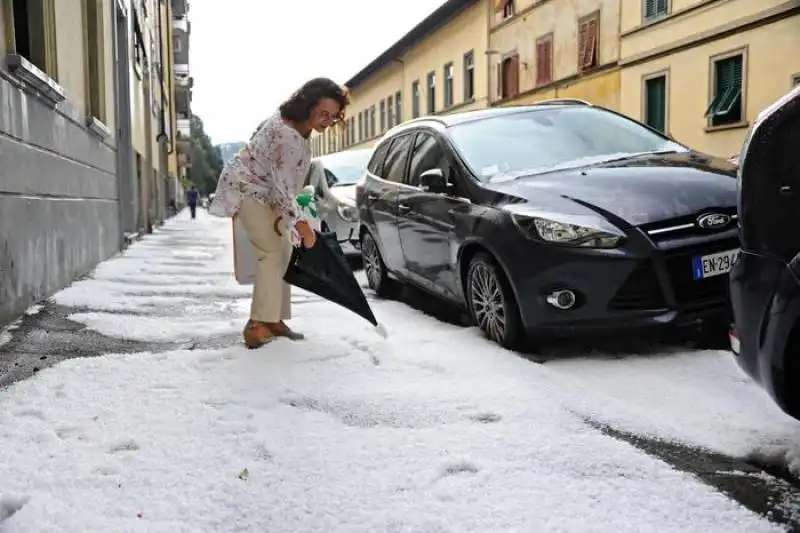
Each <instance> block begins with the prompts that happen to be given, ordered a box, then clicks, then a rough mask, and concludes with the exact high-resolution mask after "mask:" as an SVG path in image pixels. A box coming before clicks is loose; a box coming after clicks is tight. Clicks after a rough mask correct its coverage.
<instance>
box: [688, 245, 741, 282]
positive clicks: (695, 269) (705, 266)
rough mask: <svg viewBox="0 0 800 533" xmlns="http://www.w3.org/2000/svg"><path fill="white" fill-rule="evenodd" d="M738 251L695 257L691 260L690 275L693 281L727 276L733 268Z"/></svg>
mask: <svg viewBox="0 0 800 533" xmlns="http://www.w3.org/2000/svg"><path fill="white" fill-rule="evenodd" d="M738 257H739V250H738V249H736V250H727V251H725V252H718V253H716V254H709V255H697V256H695V257H693V258H692V273H693V275H694V279H696V280H697V279H706V278H713V277H714V276H719V275H721V274H727V273H728V272H730V271H731V268H733V265H734V263H736V259H737V258H738Z"/></svg>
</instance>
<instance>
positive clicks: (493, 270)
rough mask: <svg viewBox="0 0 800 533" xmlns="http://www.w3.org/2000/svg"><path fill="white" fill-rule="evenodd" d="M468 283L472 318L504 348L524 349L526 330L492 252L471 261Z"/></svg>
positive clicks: (468, 298)
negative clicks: (490, 254)
mask: <svg viewBox="0 0 800 533" xmlns="http://www.w3.org/2000/svg"><path fill="white" fill-rule="evenodd" d="M466 285H467V286H466V289H467V290H466V293H467V301H468V303H469V309H470V312H471V314H472V318H473V319H474V320H475V323H476V324H477V326H478V327H479V328H480V329H481V330H482V331H483V333H484V334H485V335H486V336H487V337H488V338H489V339H491V340H493V341H495V342H496V343H498V344H500V345H501V346H503V347H505V348H509V349H512V350H515V349H519V348H521V347H522V346H521V345H522V343H523V342H524V340H525V333H524V331H523V328H522V320H521V319H520V316H519V309H518V307H517V303H516V301H515V300H514V294H513V292H512V290H511V286H510V285H509V283H508V281H507V280H506V277H505V275H504V274H503V272H502V270H501V269H500V268H499V266H498V265H497V263H496V262H495V261H494V260H493V259H492V258H491V257H490V256H489V255H486V254H478V255H476V256H475V257H474V258H473V259H472V261H471V262H470V264H469V270H468V271H467V283H466Z"/></svg>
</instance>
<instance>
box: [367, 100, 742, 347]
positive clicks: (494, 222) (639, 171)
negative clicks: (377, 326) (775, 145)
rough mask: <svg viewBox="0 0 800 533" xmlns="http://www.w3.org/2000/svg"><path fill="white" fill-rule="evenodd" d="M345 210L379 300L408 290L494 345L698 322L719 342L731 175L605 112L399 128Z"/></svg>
mask: <svg viewBox="0 0 800 533" xmlns="http://www.w3.org/2000/svg"><path fill="white" fill-rule="evenodd" d="M357 204H358V206H359V211H360V217H361V228H360V238H361V247H362V254H363V260H364V265H365V270H366V273H367V278H368V281H369V285H370V286H371V287H372V288H373V289H374V290H375V291H376V292H377V293H378V294H379V295H384V294H387V293H388V292H389V291H391V290H392V288H393V285H395V286H396V284H397V282H400V283H408V284H412V285H415V286H417V287H420V288H422V289H424V290H427V291H428V292H430V293H432V294H434V295H436V296H438V297H440V298H443V299H446V300H449V301H451V302H453V303H456V304H459V305H462V306H465V307H466V308H467V309H468V310H469V311H470V312H471V314H472V316H473V318H474V320H475V322H476V323H477V324H478V325H479V326H480V328H481V329H482V330H483V331H484V332H485V334H486V335H487V336H488V337H489V338H491V339H493V340H495V341H497V342H498V343H500V344H502V345H503V346H507V347H517V346H520V345H521V344H523V343H525V341H526V340H529V338H530V337H533V340H537V339H541V338H544V337H547V336H562V335H571V334H573V333H575V332H579V331H585V332H588V331H608V330H612V329H628V328H635V327H650V326H664V325H689V324H692V325H695V324H698V323H699V322H700V321H706V322H707V323H710V324H716V327H719V328H720V329H719V331H720V337H721V338H722V339H725V337H726V335H727V331H728V329H729V325H728V324H727V321H728V320H730V304H729V299H728V280H727V273H728V271H729V269H730V265H731V263H732V262H733V261H734V259H735V257H736V255H737V254H738V248H739V245H738V239H737V232H736V224H735V223H734V220H735V218H736V180H735V167H734V166H733V165H731V164H730V163H729V162H727V161H725V160H723V159H715V158H712V157H710V156H707V155H703V154H700V153H697V152H695V151H692V150H690V149H689V148H687V147H685V146H683V145H681V144H678V143H677V142H674V141H672V140H670V139H669V138H667V137H665V136H664V135H662V134H661V133H659V132H657V131H655V130H652V129H650V128H649V127H647V126H645V125H643V124H641V123H639V122H636V121H634V120H632V119H630V118H627V117H625V116H623V115H620V114H618V113H615V112H613V111H609V110H607V109H603V108H601V107H596V106H593V105H590V104H588V103H586V102H581V101H574V100H552V101H548V102H544V103H539V104H537V105H533V106H525V107H505V108H494V109H489V110H481V111H472V112H467V113H462V114H454V115H448V116H437V117H424V118H420V119H415V120H412V121H410V122H407V123H405V124H403V125H401V126H398V127H395V128H394V129H392V130H391V131H390V132H388V133H387V134H386V135H385V136H384V138H383V139H382V140H381V141H380V142H379V143H378V144H377V146H376V148H375V153H374V155H373V157H372V158H371V160H370V162H369V165H368V170H367V173H366V174H365V177H364V179H363V180H362V182H361V183H360V184H359V186H358V192H357ZM723 323H724V326H720V325H721V324H723Z"/></svg>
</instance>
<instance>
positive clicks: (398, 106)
mask: <svg viewBox="0 0 800 533" xmlns="http://www.w3.org/2000/svg"><path fill="white" fill-rule="evenodd" d="M394 120H395V122H396V123H397V124H402V123H403V93H402V92H401V91H397V92H396V93H394Z"/></svg>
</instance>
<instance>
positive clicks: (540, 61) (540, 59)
mask: <svg viewBox="0 0 800 533" xmlns="http://www.w3.org/2000/svg"><path fill="white" fill-rule="evenodd" d="M543 74H544V43H538V44H537V45H536V85H541V84H542V80H543V79H544V78H543Z"/></svg>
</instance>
